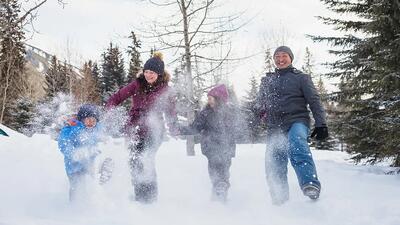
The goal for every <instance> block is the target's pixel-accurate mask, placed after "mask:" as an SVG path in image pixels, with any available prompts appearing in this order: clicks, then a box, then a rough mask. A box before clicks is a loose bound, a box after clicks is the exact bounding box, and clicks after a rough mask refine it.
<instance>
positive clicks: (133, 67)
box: [128, 31, 142, 82]
mask: <svg viewBox="0 0 400 225" xmlns="http://www.w3.org/2000/svg"><path fill="white" fill-rule="evenodd" d="M129 38H131V39H132V45H131V46H128V54H129V55H130V56H131V60H130V61H129V69H128V82H131V81H133V80H135V79H136V75H137V74H138V73H139V71H140V70H141V67H142V61H141V60H140V52H139V49H140V48H141V47H142V43H141V41H140V40H139V39H138V38H137V37H136V35H135V33H134V32H133V31H132V32H131V35H130V36H129Z"/></svg>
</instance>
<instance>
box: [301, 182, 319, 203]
mask: <svg viewBox="0 0 400 225" xmlns="http://www.w3.org/2000/svg"><path fill="white" fill-rule="evenodd" d="M302 190H303V193H304V195H305V196H308V197H309V198H310V199H312V200H317V199H318V198H319V193H320V191H321V189H320V188H319V187H317V186H315V185H312V184H306V185H304V186H303V188H302Z"/></svg>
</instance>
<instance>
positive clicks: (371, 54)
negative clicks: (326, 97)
mask: <svg viewBox="0 0 400 225" xmlns="http://www.w3.org/2000/svg"><path fill="white" fill-rule="evenodd" d="M323 2H324V3H325V4H327V7H328V8H329V9H331V10H333V11H334V12H336V13H338V14H340V15H341V16H342V15H349V14H350V15H353V16H352V17H344V16H342V17H341V18H340V19H337V18H326V17H321V19H322V20H323V21H324V23H326V24H329V25H333V26H335V28H336V29H338V30H341V31H343V32H347V33H349V34H348V35H345V36H342V37H313V39H314V40H315V41H328V42H329V43H330V44H332V46H334V47H338V48H337V49H339V50H337V49H336V50H332V51H331V53H333V54H336V55H337V56H339V57H340V59H339V60H337V61H336V62H333V63H331V64H330V65H331V66H332V68H333V72H332V73H330V75H331V76H334V77H339V78H340V79H341V81H342V85H341V86H340V93H338V95H337V98H338V100H339V103H340V104H341V105H342V108H343V109H344V110H343V114H342V115H341V117H342V118H343V121H342V124H341V127H342V129H343V132H342V134H343V138H344V140H345V141H346V143H347V144H348V151H349V152H351V153H353V154H354V155H353V159H355V160H356V161H360V160H361V159H367V162H370V163H375V162H379V161H381V160H384V159H387V158H390V159H393V163H392V165H393V166H400V152H399V146H400V119H399V115H400V77H399V74H400V44H399V35H400V7H399V6H400V3H399V1H398V0H395V1H393V0H379V1H378V0H358V1H350V0H344V1H337V0H323ZM354 15H355V16H357V17H356V18H355V17H354ZM356 32H357V33H359V34H360V36H355V35H354V33H356Z"/></svg>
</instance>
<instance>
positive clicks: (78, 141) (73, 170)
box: [58, 104, 100, 201]
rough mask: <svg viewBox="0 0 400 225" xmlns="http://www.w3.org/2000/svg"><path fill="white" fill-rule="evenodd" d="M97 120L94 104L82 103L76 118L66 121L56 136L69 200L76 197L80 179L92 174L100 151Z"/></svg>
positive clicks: (97, 113)
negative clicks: (62, 158)
mask: <svg viewBox="0 0 400 225" xmlns="http://www.w3.org/2000/svg"><path fill="white" fill-rule="evenodd" d="M98 121H99V112H98V110H97V108H96V106H94V105H90V104H85V105H82V106H81V107H80V108H79V111H78V114H77V116H76V119H72V120H70V121H68V125H66V126H65V127H63V128H62V129H61V132H60V135H59V137H58V147H59V149H60V151H61V153H62V154H63V155H64V163H65V171H66V173H67V176H68V179H69V183H70V191H69V198H70V201H73V200H75V199H76V195H77V189H78V187H79V185H80V183H81V181H82V179H83V178H84V177H85V176H86V175H93V174H94V173H93V171H94V160H95V158H96V156H97V155H98V154H99V153H100V152H99V150H98V148H97V143H98V141H99V136H100V128H99V124H98Z"/></svg>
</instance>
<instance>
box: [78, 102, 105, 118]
mask: <svg viewBox="0 0 400 225" xmlns="http://www.w3.org/2000/svg"><path fill="white" fill-rule="evenodd" d="M99 114H100V113H99V110H98V109H97V106H95V105H92V104H84V105H82V106H81V107H79V111H78V115H77V119H78V120H79V121H82V120H83V119H85V118H88V117H94V118H96V120H97V121H99Z"/></svg>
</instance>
